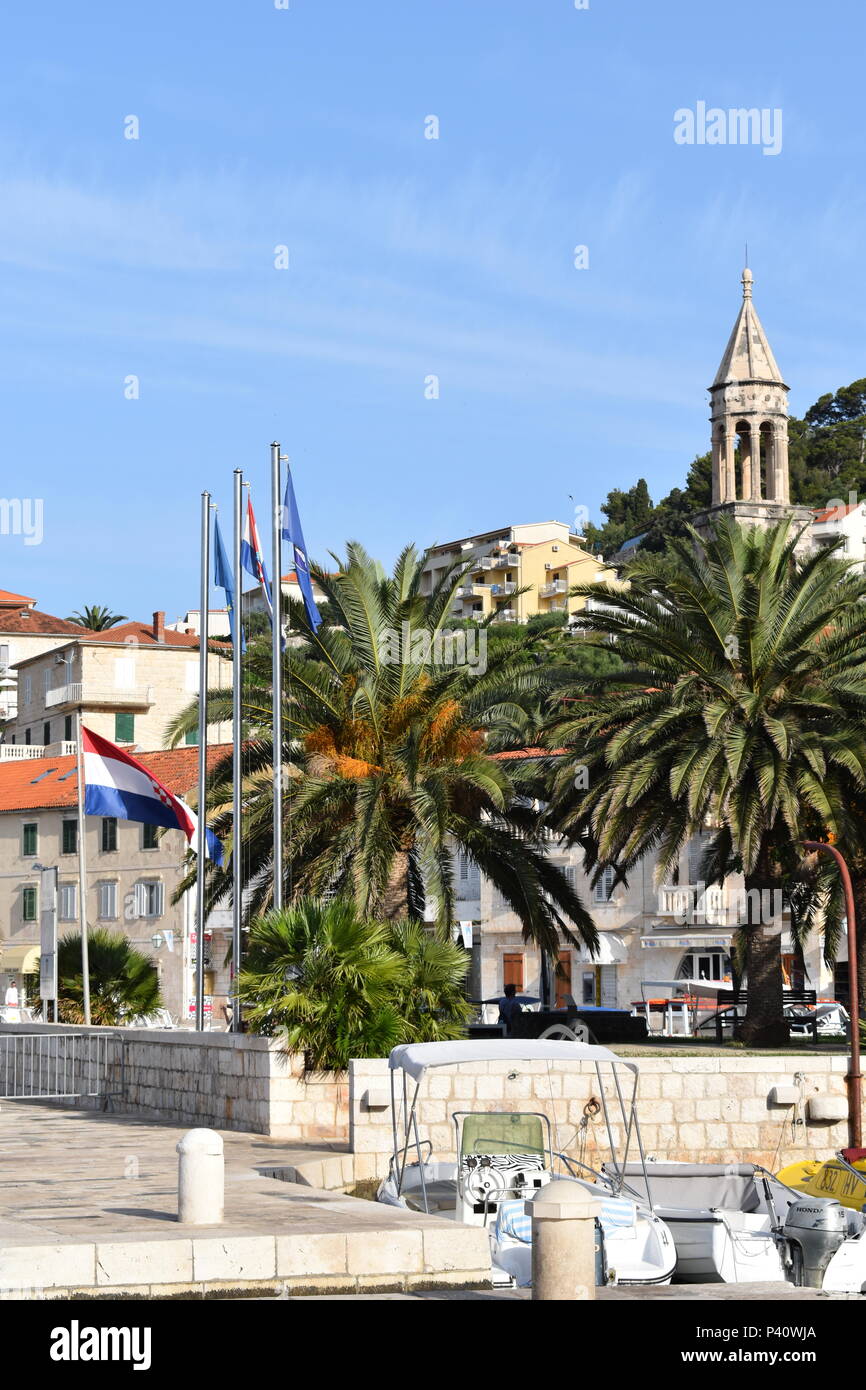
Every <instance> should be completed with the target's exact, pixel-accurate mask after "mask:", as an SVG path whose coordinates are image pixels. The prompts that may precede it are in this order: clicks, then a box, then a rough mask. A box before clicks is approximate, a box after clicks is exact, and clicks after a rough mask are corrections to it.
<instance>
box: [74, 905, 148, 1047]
mask: <svg viewBox="0 0 866 1390" xmlns="http://www.w3.org/2000/svg"><path fill="white" fill-rule="evenodd" d="M87 944H88V957H89V963H90V1017H91V1020H92V1021H93V1022H94V1023H101V1024H106V1025H108V1026H109V1027H117V1026H118V1025H120V1024H123V1023H129V1022H130V1021H131V1020H132V1019H134V1018H146V1017H147V1015H148V1014H152V1013H153V1012H154V1010H155V1009H158V1008H160V1007H161V1004H162V999H161V997H160V989H159V974H158V971H157V968H156V966H155V965H154V963H153V961H152V960H150V959H149V958H148V957H147V956H145V955H144V954H143V953H142V952H141V951H136V950H135V948H134V947H133V946H132V945H131V944H130V942H129V940H128V939H127V938H126V937H125V936H122V935H121V934H120V932H112V931H108V930H107V929H106V928H105V927H98V928H96V929H95V930H93V931H90V932H88V935H87ZM57 1002H58V1012H59V1015H60V1018H61V1021H62V1022H63V1023H83V1022H84V976H83V975H82V973H81V933H80V932H72V933H70V934H69V935H67V936H64V937H61V939H60V941H59V942H58V945H57Z"/></svg>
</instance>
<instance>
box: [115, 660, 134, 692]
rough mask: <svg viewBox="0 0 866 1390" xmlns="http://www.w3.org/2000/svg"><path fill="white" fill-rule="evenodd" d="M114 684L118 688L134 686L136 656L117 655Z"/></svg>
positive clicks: (127, 688) (126, 688)
mask: <svg viewBox="0 0 866 1390" xmlns="http://www.w3.org/2000/svg"><path fill="white" fill-rule="evenodd" d="M114 685H115V688H116V689H117V690H131V689H132V687H133V686H134V685H135V657H133V656H118V657H115V661H114Z"/></svg>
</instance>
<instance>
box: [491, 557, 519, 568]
mask: <svg viewBox="0 0 866 1390" xmlns="http://www.w3.org/2000/svg"><path fill="white" fill-rule="evenodd" d="M519 564H520V556H519V555H494V557H493V564H492V565H491V569H495V570H502V569H510V570H513V569H516V568H517V566H518V565H519Z"/></svg>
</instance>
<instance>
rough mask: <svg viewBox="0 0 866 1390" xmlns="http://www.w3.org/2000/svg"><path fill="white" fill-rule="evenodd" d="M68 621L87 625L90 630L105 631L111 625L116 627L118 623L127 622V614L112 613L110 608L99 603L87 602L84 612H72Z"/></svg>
mask: <svg viewBox="0 0 866 1390" xmlns="http://www.w3.org/2000/svg"><path fill="white" fill-rule="evenodd" d="M66 621H67V622H68V623H78V626H79V627H86V628H87V629H88V631H89V632H105V631H106V630H107V629H108V628H110V627H116V626H117V624H118V623H125V622H126V614H125V613H112V611H111V609H110V608H104V607H103V606H102V605H101V604H99V603H94V604H85V606H84V612H83V613H81V612H78V611H76V612H75V613H70V615H69V617H68V618H67V619H66Z"/></svg>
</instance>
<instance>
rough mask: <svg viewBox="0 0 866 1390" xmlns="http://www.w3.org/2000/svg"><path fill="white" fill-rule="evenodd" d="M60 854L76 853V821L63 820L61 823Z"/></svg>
mask: <svg viewBox="0 0 866 1390" xmlns="http://www.w3.org/2000/svg"><path fill="white" fill-rule="evenodd" d="M61 852H62V853H63V854H77V853H78V821H75V820H65V821H64V822H63V841H62V851H61Z"/></svg>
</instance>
